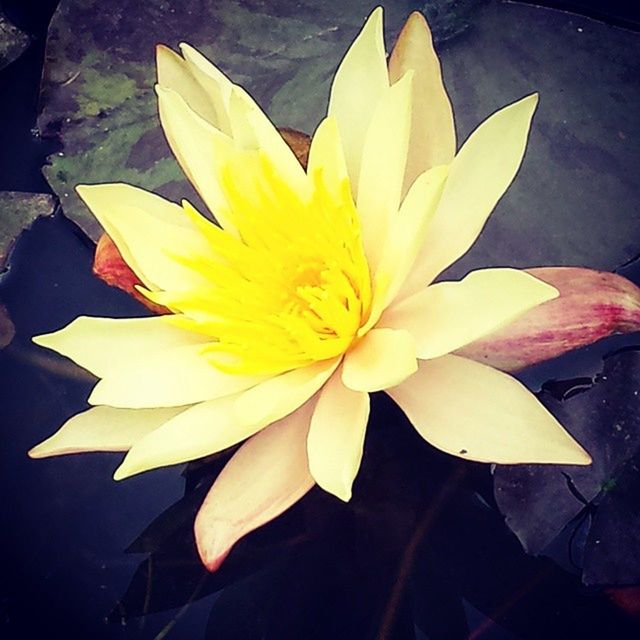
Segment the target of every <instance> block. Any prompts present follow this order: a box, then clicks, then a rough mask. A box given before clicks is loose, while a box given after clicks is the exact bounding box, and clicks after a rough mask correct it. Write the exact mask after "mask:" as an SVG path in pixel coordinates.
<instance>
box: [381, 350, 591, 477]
mask: <svg viewBox="0 0 640 640" xmlns="http://www.w3.org/2000/svg"><path fill="white" fill-rule="evenodd" d="M387 393H388V394H389V395H390V396H391V397H392V398H393V399H394V400H395V401H396V402H397V403H398V404H399V405H400V407H401V409H402V410H403V411H404V412H405V413H406V414H407V417H408V418H409V420H410V421H411V422H412V423H413V426H414V427H415V428H416V429H417V430H418V433H420V435H421V436H422V437H423V438H424V439H425V440H427V441H428V442H429V443H431V444H432V445H433V446H434V447H437V448H438V449H442V450H443V451H446V452H447V453H450V454H452V455H455V456H459V457H461V458H466V459H469V460H477V461H479V462H495V463H499V464H519V463H557V464H581V465H584V464H589V463H590V462H591V458H590V457H589V454H588V453H587V452H586V451H585V450H584V449H583V448H582V447H581V446H580V445H579V444H578V443H577V442H576V441H575V440H574V439H573V438H572V437H571V436H570V435H569V434H568V433H567V432H566V431H565V430H564V429H563V427H562V426H561V425H560V424H559V423H558V421H557V420H556V419H555V418H554V417H553V416H552V415H551V413H549V411H547V410H546V409H545V408H544V407H543V406H542V404H540V402H538V400H537V399H536V397H535V396H534V395H533V394H532V393H531V392H530V391H528V390H527V389H526V388H525V387H524V386H523V385H522V384H520V383H519V382H518V381H517V380H515V379H514V378H512V377H510V376H508V375H507V374H506V373H502V372H501V371H498V370H497V369H492V368H491V367H488V366H486V365H483V364H480V363H478V362H474V361H473V360H467V359H466V358H460V357H458V356H453V355H448V356H443V357H441V358H437V359H435V360H423V361H421V362H420V368H419V370H418V372H417V373H415V374H414V375H413V376H411V377H410V378H408V379H407V380H405V381H404V382H403V383H402V384H400V385H399V386H397V387H394V388H393V389H388V390H387Z"/></svg>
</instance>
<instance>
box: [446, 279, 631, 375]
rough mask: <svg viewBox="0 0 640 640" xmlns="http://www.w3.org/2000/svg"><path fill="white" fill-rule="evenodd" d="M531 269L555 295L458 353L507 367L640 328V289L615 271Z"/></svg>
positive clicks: (521, 364) (547, 357)
mask: <svg viewBox="0 0 640 640" xmlns="http://www.w3.org/2000/svg"><path fill="white" fill-rule="evenodd" d="M528 273H530V274H531V275H533V276H535V277H536V278H538V279H540V280H542V281H544V282H547V283H548V284H550V285H552V286H554V287H555V288H556V289H558V291H559V292H560V296H559V297H558V298H556V299H555V300H551V301H549V302H545V303H544V304H542V305H540V306H538V307H536V308H535V309H532V310H530V311H528V312H527V313H526V314H524V315H523V316H521V317H520V318H518V319H517V320H515V321H514V322H512V323H511V324H508V325H507V326H505V327H502V328H501V329H499V330H498V331H495V332H493V333H491V334H489V335H487V336H485V337H484V338H482V339H480V340H477V341H475V342H472V343H471V344H468V345H467V346H465V347H463V348H462V349H460V350H459V351H457V352H456V353H457V354H458V355H461V356H464V357H466V358H471V359H473V360H477V361H478V362H484V363H485V364H488V365H491V366H492V367H496V368H497V369H502V370H503V371H518V370H520V369H523V368H524V367H528V366H530V365H533V364H536V363H538V362H543V361H545V360H549V359H550V358H555V357H557V356H559V355H562V354H563V353H566V352H567V351H571V350H572V349H577V348H579V347H583V346H585V345H588V344H591V343H593V342H596V341H597V340H600V339H601V338H605V337H606V336H609V335H612V334H615V333H629V332H632V331H640V289H639V288H638V287H637V286H636V285H634V284H633V283H632V282H629V280H627V279H626V278H623V277H622V276H619V275H616V274H614V273H606V272H603V271H595V270H592V269H580V268H577V267H540V268H537V269H528Z"/></svg>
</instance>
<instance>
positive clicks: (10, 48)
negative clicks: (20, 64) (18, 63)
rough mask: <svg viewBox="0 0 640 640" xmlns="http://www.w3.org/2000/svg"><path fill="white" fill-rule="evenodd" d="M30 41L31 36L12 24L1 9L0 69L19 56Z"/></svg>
mask: <svg viewBox="0 0 640 640" xmlns="http://www.w3.org/2000/svg"><path fill="white" fill-rule="evenodd" d="M29 42H30V39H29V36H28V35H27V34H26V33H25V32H24V31H21V30H20V29H18V27H16V26H15V25H13V24H11V23H10V22H9V20H7V18H6V16H5V15H4V14H3V13H2V9H0V69H4V67H6V66H7V65H8V64H11V63H12V62H13V61H14V60H16V59H17V58H19V57H20V56H21V55H22V53H23V52H24V50H25V49H26V48H27V47H28V46H29Z"/></svg>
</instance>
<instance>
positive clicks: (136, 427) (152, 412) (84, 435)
mask: <svg viewBox="0 0 640 640" xmlns="http://www.w3.org/2000/svg"><path fill="white" fill-rule="evenodd" d="M180 411H183V407H180V408H175V407H174V408H171V409H142V410H139V411H135V410H131V409H114V408H113V407H93V408H92V409H89V410H88V411H84V412H83V413H79V414H77V415H75V416H73V417H72V418H70V419H69V420H67V422H65V423H64V424H63V425H62V427H60V429H59V430H58V431H57V432H56V433H54V434H53V435H52V436H51V437H50V438H47V439H46V440H44V441H43V442H41V443H40V444H39V445H37V446H35V447H34V448H33V449H31V451H29V456H30V457H32V458H47V457H49V456H59V455H63V454H67V453H85V452H87V451H127V450H128V449H130V448H131V447H132V446H133V445H134V444H135V443H136V442H138V441H139V440H140V439H142V438H144V437H145V436H146V435H148V434H149V433H151V432H152V431H153V430H154V429H157V428H158V427H159V426H160V425H162V424H163V423H164V422H166V421H167V420H170V419H171V418H173V417H174V416H175V415H176V414H177V413H179V412H180Z"/></svg>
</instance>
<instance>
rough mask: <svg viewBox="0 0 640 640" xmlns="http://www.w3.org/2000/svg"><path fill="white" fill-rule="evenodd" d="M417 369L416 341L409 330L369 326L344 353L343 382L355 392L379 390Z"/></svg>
mask: <svg viewBox="0 0 640 640" xmlns="http://www.w3.org/2000/svg"><path fill="white" fill-rule="evenodd" d="M417 370H418V362H417V360H416V343H415V340H414V339H413V337H412V336H411V334H410V333H408V332H407V331H402V330H400V331H396V330H395V329H372V330H371V331H369V333H367V334H366V335H365V336H364V337H363V338H362V339H361V340H360V341H359V342H358V343H357V345H356V346H355V347H354V348H353V349H351V350H350V351H348V352H347V354H346V355H345V358H344V364H343V367H342V382H344V384H345V385H346V386H347V387H349V389H352V390H354V391H380V390H381V389H386V388H388V387H393V386H395V385H397V384H400V382H402V380H404V379H405V378H408V377H409V376H410V375H411V374H413V373H415V372H416V371H417Z"/></svg>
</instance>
